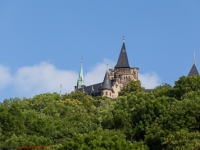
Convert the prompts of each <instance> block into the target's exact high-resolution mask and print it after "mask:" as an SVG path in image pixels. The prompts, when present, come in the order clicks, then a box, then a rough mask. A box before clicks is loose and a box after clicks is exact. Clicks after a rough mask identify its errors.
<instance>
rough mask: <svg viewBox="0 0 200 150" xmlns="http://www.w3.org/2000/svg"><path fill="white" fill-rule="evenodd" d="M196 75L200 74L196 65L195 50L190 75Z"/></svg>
mask: <svg viewBox="0 0 200 150" xmlns="http://www.w3.org/2000/svg"><path fill="white" fill-rule="evenodd" d="M196 75H199V72H198V70H197V67H196V57H195V51H194V63H193V65H192V68H191V69H190V72H189V74H188V76H196Z"/></svg>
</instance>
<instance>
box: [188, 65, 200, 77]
mask: <svg viewBox="0 0 200 150" xmlns="http://www.w3.org/2000/svg"><path fill="white" fill-rule="evenodd" d="M195 75H199V72H198V70H197V68H196V65H195V64H193V65H192V68H191V69H190V72H189V74H188V76H195Z"/></svg>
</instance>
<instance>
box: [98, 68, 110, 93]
mask: <svg viewBox="0 0 200 150" xmlns="http://www.w3.org/2000/svg"><path fill="white" fill-rule="evenodd" d="M101 89H102V90H112V86H111V81H110V78H109V75H108V71H106V74H105V77H104V80H103V83H102V88H101Z"/></svg>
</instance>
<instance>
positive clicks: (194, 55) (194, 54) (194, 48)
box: [194, 48, 196, 65]
mask: <svg viewBox="0 0 200 150" xmlns="http://www.w3.org/2000/svg"><path fill="white" fill-rule="evenodd" d="M195 50H196V49H195V48H194V64H195V65H196V56H195Z"/></svg>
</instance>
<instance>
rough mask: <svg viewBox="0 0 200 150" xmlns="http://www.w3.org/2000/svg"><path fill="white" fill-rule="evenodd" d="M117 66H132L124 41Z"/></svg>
mask: <svg viewBox="0 0 200 150" xmlns="http://www.w3.org/2000/svg"><path fill="white" fill-rule="evenodd" d="M115 68H130V66H129V63H128V57H127V53H126V47H125V43H124V42H123V44H122V48H121V52H120V54H119V58H118V61H117V64H116V66H115Z"/></svg>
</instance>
